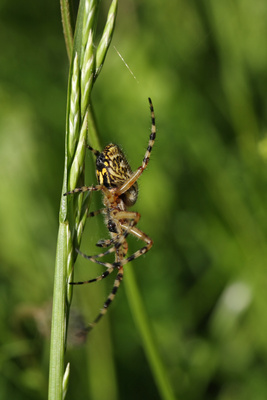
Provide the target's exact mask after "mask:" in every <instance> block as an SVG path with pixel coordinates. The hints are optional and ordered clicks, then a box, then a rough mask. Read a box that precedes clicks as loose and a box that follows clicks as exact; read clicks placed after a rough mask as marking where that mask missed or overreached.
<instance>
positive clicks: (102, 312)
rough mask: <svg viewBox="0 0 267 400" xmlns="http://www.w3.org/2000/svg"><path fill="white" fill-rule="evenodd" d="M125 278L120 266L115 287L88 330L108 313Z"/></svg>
mask: <svg viewBox="0 0 267 400" xmlns="http://www.w3.org/2000/svg"><path fill="white" fill-rule="evenodd" d="M122 279H123V268H122V267H120V268H119V272H118V274H117V276H116V279H115V281H114V285H113V289H112V291H111V293H110V294H109V296H108V298H107V300H106V301H105V303H104V305H103V308H102V309H101V310H100V313H99V314H98V316H97V317H96V319H95V320H94V322H92V323H91V324H90V325H89V326H88V327H87V328H86V331H87V332H89V331H90V330H91V329H93V327H94V326H95V325H96V324H97V323H98V322H99V320H100V319H101V318H102V317H103V315H105V314H106V312H107V310H108V307H109V306H110V304H111V303H112V301H113V300H114V297H115V296H116V293H117V291H118V288H119V286H120V284H121V281H122Z"/></svg>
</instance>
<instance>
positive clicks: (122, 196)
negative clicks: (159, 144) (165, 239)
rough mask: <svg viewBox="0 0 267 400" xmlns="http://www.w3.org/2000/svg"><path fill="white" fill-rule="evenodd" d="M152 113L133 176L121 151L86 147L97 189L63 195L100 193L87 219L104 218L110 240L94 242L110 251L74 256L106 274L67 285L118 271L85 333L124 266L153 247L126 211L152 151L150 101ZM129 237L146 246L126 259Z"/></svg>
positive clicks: (153, 129)
mask: <svg viewBox="0 0 267 400" xmlns="http://www.w3.org/2000/svg"><path fill="white" fill-rule="evenodd" d="M148 101H149V107H150V112H151V121H152V126H151V133H150V137H149V143H148V147H147V150H146V153H145V156H144V159H143V162H142V165H141V166H140V167H139V168H138V169H137V170H136V171H135V172H132V170H131V167H130V165H129V163H128V161H127V159H126V157H125V155H124V154H123V152H122V150H121V149H120V148H119V147H118V146H117V145H115V144H109V145H108V146H106V147H105V148H104V150H103V151H102V152H99V151H98V150H94V149H93V148H92V147H91V146H87V148H88V149H89V150H91V151H92V152H93V154H94V155H95V156H96V176H97V180H98V185H96V186H82V187H79V188H76V189H74V190H71V191H69V192H67V193H64V195H69V194H72V193H79V192H86V191H101V192H102V193H103V204H104V208H102V209H100V210H97V211H93V212H90V213H89V215H88V216H89V217H94V216H96V215H98V214H104V217H105V222H106V225H107V228H108V230H109V233H110V236H111V239H103V240H99V241H98V242H97V244H96V245H97V246H99V247H102V248H107V247H109V249H108V250H107V251H105V252H103V253H100V254H97V255H95V256H88V255H86V254H84V253H82V252H81V251H79V250H77V252H78V253H79V254H80V255H81V256H83V257H84V258H86V259H88V260H90V261H92V262H94V263H97V264H101V265H103V266H105V267H106V268H107V269H106V271H105V272H104V273H103V274H102V275H100V276H98V277H96V278H94V279H90V280H88V281H83V282H70V284H71V285H83V284H85V283H92V282H98V281H100V280H102V279H104V278H106V277H107V276H109V275H110V274H111V273H112V272H113V271H114V270H117V271H118V272H117V276H116V278H115V281H114V285H113V289H112V291H111V293H110V294H109V296H108V298H107V300H106V301H105V303H104V306H103V308H102V309H101V310H100V313H99V314H98V316H97V317H96V319H95V320H94V321H93V322H92V323H91V324H90V325H89V326H88V328H86V331H89V330H91V329H92V328H93V327H94V326H95V325H96V324H97V322H98V321H99V320H100V319H101V318H102V317H103V315H104V314H106V312H107V309H108V307H109V305H110V304H111V302H112V301H113V300H114V297H115V295H116V293H117V290H118V288H119V286H120V284H121V281H122V279H123V272H124V271H123V266H124V265H125V264H127V263H128V262H130V261H132V260H135V259H136V258H138V257H140V256H141V255H143V254H145V253H146V252H147V251H148V250H150V249H151V247H152V245H153V241H152V239H151V238H150V237H149V236H148V235H146V234H145V233H144V232H142V231H141V230H140V229H139V228H137V227H136V225H137V223H138V221H139V219H140V214H139V213H138V212H134V211H128V208H129V207H131V206H133V205H134V204H135V202H136V200H137V196H138V185H137V180H138V179H139V177H140V176H141V175H142V173H143V172H144V170H145V169H146V167H147V165H148V162H149V159H150V154H151V151H152V147H153V145H154V142H155V137H156V125H155V114H154V108H153V104H152V101H151V99H150V98H149V99H148ZM129 234H131V235H133V236H135V237H136V238H138V239H141V240H143V241H144V242H145V246H144V247H142V248H141V249H139V250H137V251H136V252H134V253H133V254H132V255H130V256H128V257H126V255H127V251H128V243H127V240H126V239H127V236H128V235H129ZM110 253H114V254H115V262H114V263H108V262H102V261H100V260H99V258H102V257H104V256H106V255H107V254H110Z"/></svg>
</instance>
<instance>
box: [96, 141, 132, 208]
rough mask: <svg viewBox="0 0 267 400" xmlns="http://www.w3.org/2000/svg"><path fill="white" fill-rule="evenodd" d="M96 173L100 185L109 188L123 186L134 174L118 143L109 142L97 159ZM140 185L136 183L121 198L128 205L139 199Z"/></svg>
mask: <svg viewBox="0 0 267 400" xmlns="http://www.w3.org/2000/svg"><path fill="white" fill-rule="evenodd" d="M96 175H97V180H98V183H99V184H100V185H104V186H105V187H107V188H108V189H110V188H114V187H119V186H121V185H122V184H123V183H124V182H125V181H126V180H127V179H128V178H130V177H131V175H132V170H131V167H130V165H129V163H128V161H127V159H126V157H125V155H124V154H123V152H122V150H121V149H120V148H119V146H117V145H116V144H112V143H111V144H109V145H108V146H106V147H105V148H104V150H103V151H102V153H100V154H99V155H98V157H97V159H96ZM137 196H138V185H137V182H135V183H134V185H132V186H131V187H130V188H129V189H128V190H127V191H126V192H125V193H123V194H122V195H121V196H120V198H121V199H122V201H123V202H124V203H125V205H126V206H127V207H131V206H132V205H134V203H135V202H136V200H137Z"/></svg>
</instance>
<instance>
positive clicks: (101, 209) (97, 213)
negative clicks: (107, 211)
mask: <svg viewBox="0 0 267 400" xmlns="http://www.w3.org/2000/svg"><path fill="white" fill-rule="evenodd" d="M103 211H104V208H100V210H96V211H91V212H89V213H88V215H87V218H91V217H95V216H96V215H99V214H102V213H103Z"/></svg>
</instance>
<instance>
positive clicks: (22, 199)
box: [0, 0, 267, 400]
mask: <svg viewBox="0 0 267 400" xmlns="http://www.w3.org/2000/svg"><path fill="white" fill-rule="evenodd" d="M101 6H102V8H101V9H100V11H99V19H100V25H101V24H102V28H101V29H100V31H102V30H103V27H104V26H105V19H106V15H107V10H106V9H105V7H106V8H107V7H108V5H107V4H106V2H102V5H101ZM266 14H267V4H266V2H264V1H263V0H259V1H258V2H251V1H248V0H237V1H235V2H231V1H229V0H226V1H223V2H214V1H211V0H208V1H206V2H198V1H192V2H185V1H183V2H182V1H177V2H174V1H172V2H171V1H169V2H165V3H164V6H163V5H162V2H159V1H157V0H156V1H152V0H147V1H146V2H135V3H131V2H128V1H124V2H121V3H120V4H119V10H118V19H117V26H116V31H115V33H114V38H113V44H114V45H115V46H116V48H117V49H118V51H119V52H120V54H121V55H122V56H123V58H124V59H125V61H126V62H127V64H128V65H129V67H130V69H131V70H132V71H133V73H134V75H135V77H136V79H134V78H133V76H132V75H131V73H130V72H129V71H128V69H127V68H126V67H125V65H124V64H123V63H122V61H121V59H120V58H119V57H118V55H117V53H116V51H115V50H113V49H112V45H111V48H110V51H109V54H108V56H107V58H106V61H105V66H104V68H103V70H102V71H101V76H100V77H99V79H98V81H97V85H96V86H95V88H94V92H93V99H92V100H93V104H94V112H95V114H96V120H97V122H98V130H99V132H100V133H101V141H102V143H103V145H105V144H107V143H109V142H115V143H118V144H119V145H122V147H123V149H124V151H125V152H126V154H127V156H128V159H129V161H130V162H131V166H132V168H135V167H138V166H139V165H140V163H141V160H142V157H143V153H144V149H145V147H146V144H147V137H148V134H149V126H150V119H149V118H150V117H149V109H148V106H147V97H148V96H150V97H151V98H152V100H153V104H154V107H155V114H156V123H157V128H158V135H157V142H156V145H155V149H153V153H152V159H151V163H150V165H149V168H148V171H146V172H145V173H144V175H143V176H142V178H141V181H140V185H139V186H140V195H139V199H138V202H137V204H136V206H135V210H136V211H138V212H140V213H141V215H142V218H141V220H140V228H141V229H142V230H143V231H145V232H147V233H148V234H149V235H150V236H151V237H152V238H153V239H154V243H155V244H154V247H153V249H152V250H151V251H150V252H149V253H148V254H147V255H146V256H145V257H142V258H140V259H138V260H136V261H135V262H134V263H133V264H132V265H131V266H129V269H134V272H135V273H136V275H137V282H138V286H139V290H140V291H141V293H142V297H143V299H144V302H145V307H146V313H147V314H148V316H149V319H150V320H151V321H152V323H153V329H154V335H155V337H154V339H155V342H156V343H157V345H158V348H159V352H160V354H161V356H162V357H163V359H164V363H165V365H166V371H165V372H166V374H167V376H168V377H169V378H170V381H171V383H172V386H173V387H174V388H175V391H176V393H177V398H186V399H187V400H199V399H205V400H207V399H218V400H231V399H234V400H244V399H245V400H246V399H248V400H249V399H251V398H253V399H256V400H261V399H265V398H266V393H267V384H266V368H267V366H266V360H265V359H266V353H267V339H266V334H265V332H266V329H265V327H266V326H267V320H266V313H265V304H266V289H265V264H266V261H265V260H266V235H267V224H266V197H267V185H266V180H267V176H266V154H267V152H266V148H267V147H266V113H265V110H266V101H267V100H266V94H265V93H266V83H267V79H266V76H267V75H266V71H267V54H266V50H265V49H266V46H265V41H266V37H267V25H266ZM0 18H1V21H0V22H1V31H2V35H1V39H0V40H1V52H2V57H1V60H0V72H1V82H0V99H1V113H0V163H1V168H0V171H1V184H2V186H1V188H2V191H1V193H2V195H1V197H0V213H1V215H0V216H1V231H0V233H1V244H0V255H1V261H2V262H1V280H0V281H1V290H0V296H1V303H0V304H1V307H0V313H1V318H0V321H1V326H0V329H1V363H0V368H1V374H0V376H1V383H0V395H1V398H12V396H13V397H14V398H16V399H21V400H22V399H43V398H47V379H48V376H47V371H48V358H49V343H48V337H49V328H48V323H49V310H50V300H51V297H52V286H53V274H54V257H55V251H56V249H55V244H56V239H57V221H58V217H57V215H58V204H59V199H60V196H61V185H62V176H63V162H64V134H65V104H66V81H67V70H68V60H67V56H66V50H65V45H64V39H63V35H62V29H61V17H60V10H59V5H58V4H57V3H56V2H44V3H43V4H38V6H37V3H36V2H33V1H30V2H28V3H27V4H26V3H21V2H19V1H16V2H15V3H14V2H12V3H11V2H4V3H3V4H2V5H1V16H0ZM97 35H98V33H97ZM98 38H99V40H100V35H98ZM85 157H86V162H87V164H88V165H87V169H86V171H85V175H86V176H85V180H86V183H88V184H91V182H93V181H94V179H95V178H94V172H93V170H92V168H93V166H92V165H91V164H90V162H91V161H90V159H89V156H87V155H86V156H85ZM93 197H94V199H92V203H93V202H97V201H98V196H97V195H95V196H93ZM96 208H97V204H95V203H94V204H92V209H96ZM91 224H92V225H93V224H96V225H98V224H99V229H100V230H102V232H101V236H100V237H99V236H97V237H95V238H91V237H90V238H89V237H88V232H87V228H86V230H85V234H84V235H83V239H82V250H84V251H85V252H86V253H88V254H94V253H96V252H97V249H96V248H95V246H94V243H96V242H97V240H98V239H100V238H102V237H106V236H107V232H106V231H105V229H104V228H103V222H102V220H101V218H99V219H97V220H96V221H92V222H91V221H90V226H88V230H89V229H91V228H92V226H91ZM93 227H94V225H93ZM139 244H140V243H137V244H136V243H135V241H133V242H132V243H131V245H132V248H133V249H134V248H135V246H139ZM127 268H128V267H126V268H125V270H126V271H125V275H126V279H127ZM98 273H99V268H98V267H97V266H94V265H88V263H87V262H86V261H84V260H78V262H77V264H76V269H75V275H76V277H77V279H81V280H82V279H88V278H90V277H94V276H96V275H97V274H98ZM111 286H112V282H111V280H109V281H108V282H102V283H101V284H96V285H92V286H86V285H84V286H83V287H80V288H79V290H75V293H74V296H73V307H74V308H76V310H79V311H77V314H78V317H77V318H74V317H73V318H74V321H75V322H74V325H75V324H76V325H77V324H78V323H79V321H80V320H81V317H80V316H79V315H80V313H81V314H83V315H84V317H83V319H84V321H85V322H89V321H92V319H93V317H94V316H95V315H96V314H97V312H98V310H99V308H100V307H101V306H102V304H103V302H104V299H105V297H106V295H107V294H108V293H109V289H110V288H111ZM126 288H127V283H126V284H125V285H122V287H121V288H120V291H119V293H118V295H117V297H116V300H115V302H114V304H113V305H112V307H111V309H110V311H109V313H108V315H107V316H106V317H105V320H103V321H101V323H100V324H99V326H98V327H97V328H96V330H95V331H92V334H91V336H90V338H89V339H88V340H87V342H86V344H85V345H82V343H80V345H79V346H77V345H76V347H75V346H74V344H73V346H72V348H71V347H70V348H69V350H68V353H67V358H68V360H70V365H71V367H70V368H71V369H70V378H69V388H68V394H67V398H77V387H78V388H79V397H81V398H92V399H96V398H101V393H100V392H99V391H100V390H101V391H102V398H104V397H103V396H104V394H105V393H106V392H107V391H110V393H112V394H113V395H112V396H113V398H117V399H125V398H127V399H129V400H131V399H136V398H137V397H140V398H146V399H153V400H154V399H159V398H160V397H159V394H158V391H157V389H156V385H155V383H154V381H153V378H152V374H151V371H150V368H149V366H148V363H147V361H146V358H145V355H144V352H143V350H142V347H141V340H140V337H139V335H138V332H137V329H136V326H135V324H134V322H133V321H132V317H131V314H130V312H129V305H128V302H127V301H126V294H125V291H126V290H127V289H126ZM92 303H93V304H92ZM89 304H90V309H89ZM91 304H92V307H91ZM77 321H78V322H77ZM72 324H73V323H72V322H70V325H71V326H72ZM70 336H71V335H70ZM80 342H82V339H81V340H80ZM114 365H115V367H114ZM107 377H108V379H107ZM110 398H111V397H110Z"/></svg>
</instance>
